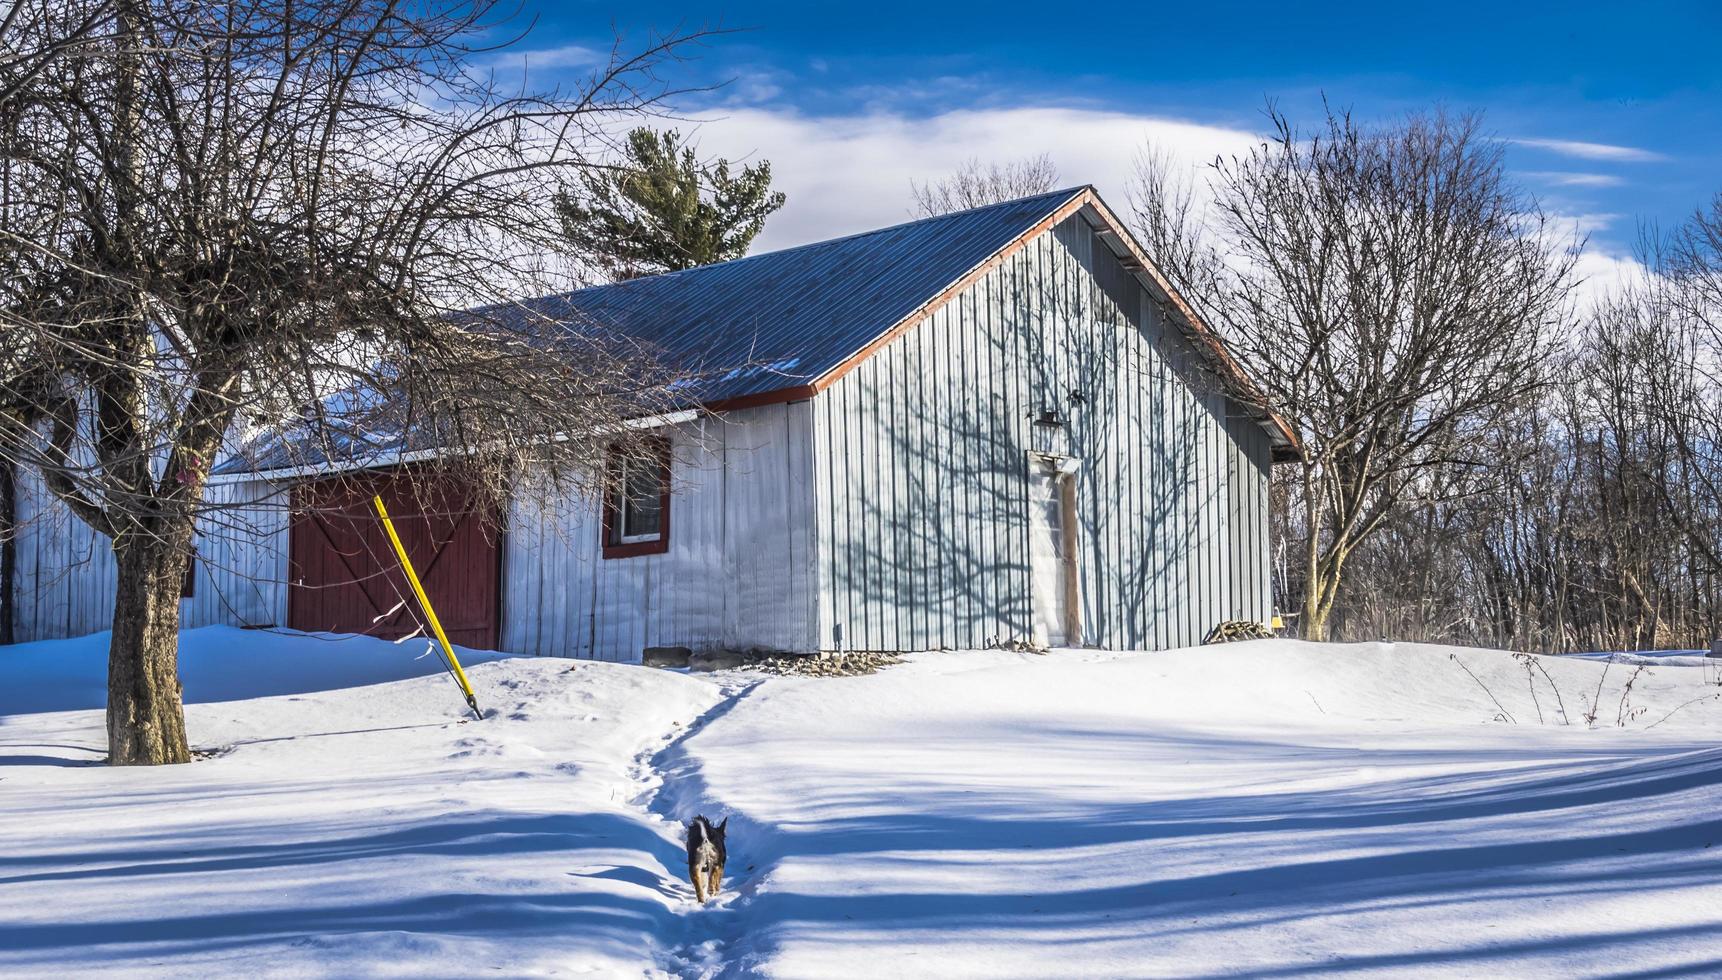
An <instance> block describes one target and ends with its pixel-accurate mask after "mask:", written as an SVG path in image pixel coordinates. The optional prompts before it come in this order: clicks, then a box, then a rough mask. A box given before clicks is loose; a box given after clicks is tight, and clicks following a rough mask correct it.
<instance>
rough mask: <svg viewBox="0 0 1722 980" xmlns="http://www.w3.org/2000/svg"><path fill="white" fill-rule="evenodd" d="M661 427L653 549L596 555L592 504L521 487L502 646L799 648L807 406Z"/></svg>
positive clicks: (809, 524) (806, 644) (580, 652)
mask: <svg viewBox="0 0 1722 980" xmlns="http://www.w3.org/2000/svg"><path fill="white" fill-rule="evenodd" d="M669 435H670V443H671V454H672V464H671V480H672V484H673V487H674V491H673V495H672V497H671V501H670V547H669V550H668V551H666V552H664V553H662V554H656V555H638V556H635V557H632V558H614V559H605V558H603V557H602V549H601V546H600V541H599V536H600V535H599V525H600V521H599V515H598V505H597V503H596V502H595V501H593V500H590V499H586V498H583V497H578V496H571V495H568V494H559V493H549V492H545V490H544V488H541V487H537V486H532V485H523V486H522V492H521V493H519V494H517V496H516V498H515V499H514V501H513V502H512V504H511V505H510V509H509V515H508V533H507V538H506V545H505V547H504V550H503V558H502V564H503V613H502V644H501V646H502V649H504V650H507V651H509V652H512V653H527V654H537V655H541V656H558V657H579V658H584V659H595V660H617V661H635V660H638V659H639V658H640V654H641V651H642V650H644V649H645V648H646V647H654V646H676V647H689V648H692V649H695V650H710V649H752V648H764V649H772V650H788V651H798V652H805V651H808V650H810V649H811V647H812V642H813V634H814V625H813V624H814V621H815V616H816V615H817V610H816V607H815V606H814V591H815V590H814V587H813V555H814V553H815V551H816V547H815V544H814V541H813V537H812V528H813V526H814V520H813V517H812V515H811V513H810V509H811V508H812V507H813V506H814V505H815V501H816V499H817V497H816V493H815V488H814V486H813V483H812V473H813V471H812V462H811V461H812V458H813V455H814V451H813V446H812V442H811V440H812V438H813V432H812V427H811V420H810V415H809V408H808V404H807V403H806V402H792V403H790V404H787V405H770V406H766V407H762V408H756V409H747V410H744V411H737V412H731V413H728V414H727V415H724V416H722V417H719V418H705V419H701V420H699V421H697V422H694V423H690V424H688V425H685V426H679V427H677V428H676V429H674V430H672V431H671V432H670V433H669Z"/></svg>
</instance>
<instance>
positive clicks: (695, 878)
mask: <svg viewBox="0 0 1722 980" xmlns="http://www.w3.org/2000/svg"><path fill="white" fill-rule="evenodd" d="M728 828H729V818H728V817H725V818H723V823H720V824H713V823H712V822H711V821H710V820H707V819H706V818H705V817H695V818H694V819H693V821H692V822H690V823H689V824H688V878H689V880H691V881H692V882H693V883H694V897H695V898H698V899H699V901H700V904H701V905H704V904H705V903H706V901H707V900H708V899H712V898H716V897H717V893H718V889H719V888H720V887H722V885H723V862H724V858H725V857H727V856H728V855H727V853H726V852H725V851H724V846H723V835H724V831H725V830H727V829H728Z"/></svg>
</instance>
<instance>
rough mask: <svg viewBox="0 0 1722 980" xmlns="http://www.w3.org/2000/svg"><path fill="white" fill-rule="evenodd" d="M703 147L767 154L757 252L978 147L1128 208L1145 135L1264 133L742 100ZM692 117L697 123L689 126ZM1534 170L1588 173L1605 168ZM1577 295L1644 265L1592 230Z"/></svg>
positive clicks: (1119, 116)
mask: <svg viewBox="0 0 1722 980" xmlns="http://www.w3.org/2000/svg"><path fill="white" fill-rule="evenodd" d="M696 122H697V128H695V129H694V132H695V135H696V136H697V138H698V140H699V145H700V150H701V153H702V155H706V156H722V157H727V158H729V159H730V160H732V161H743V160H758V159H766V160H770V161H771V164H772V183H773V185H774V186H775V187H777V188H778V189H779V190H782V191H784V192H785V193H787V194H788V195H789V203H788V204H787V205H785V206H784V209H783V210H782V211H780V212H778V213H777V214H776V215H774V216H773V217H772V218H771V220H769V221H767V222H766V226H765V231H764V233H763V234H761V235H760V237H759V240H758V241H757V242H755V246H754V250H755V251H770V250H772V249H778V248H786V247H789V246H792V245H800V244H804V243H806V242H814V241H821V240H823V239H827V238H834V237H837V236H839V235H847V234H853V233H855V232H860V231H869V230H871V229H874V228H880V227H884V226H886V225H891V224H897V223H899V222H902V221H908V220H910V219H911V218H912V217H913V215H912V214H911V213H910V205H911V199H910V181H911V180H917V181H926V180H931V179H937V178H939V177H943V176H945V175H947V174H949V173H951V172H953V171H954V170H956V168H957V167H958V166H959V165H960V164H961V163H962V162H963V161H964V160H967V159H969V158H971V157H975V158H979V159H980V160H981V161H983V162H989V161H1007V160H1017V159H1022V158H1024V157H1030V156H1034V155H1037V154H1040V153H1042V152H1044V153H1047V154H1048V155H1050V156H1051V157H1052V160H1053V162H1054V163H1055V164H1056V165H1057V166H1058V170H1059V175H1060V178H1061V179H1060V181H1059V183H1060V184H1061V185H1063V186H1067V187H1068V186H1076V185H1079V184H1093V185H1095V186H1096V187H1097V188H1099V190H1100V193H1101V196H1102V197H1104V198H1105V199H1106V200H1107V201H1108V203H1110V204H1111V205H1112V206H1113V208H1114V209H1117V210H1122V209H1123V208H1124V207H1125V204H1126V201H1125V187H1126V185H1127V183H1128V181H1129V177H1130V171H1131V168H1132V166H1133V165H1134V161H1135V159H1136V156H1137V154H1138V152H1139V151H1140V150H1141V148H1142V145H1143V142H1144V141H1145V140H1152V141H1153V143H1154V144H1155V146H1156V147H1158V148H1160V149H1161V150H1162V151H1163V152H1166V153H1168V154H1170V155H1171V157H1172V159H1173V161H1174V163H1175V164H1183V165H1187V166H1189V167H1191V168H1198V167H1201V166H1202V165H1203V164H1205V163H1207V162H1210V161H1212V160H1213V159H1214V158H1215V157H1219V156H1232V155H1236V154H1242V153H1246V152H1248V151H1249V150H1250V149H1251V148H1252V147H1254V146H1256V145H1259V143H1260V142H1261V137H1260V136H1259V135H1257V134H1254V133H1250V132H1247V131H1245V130H1241V129H1232V128H1227V127H1222V126H1208V125H1201V124H1197V123H1191V122H1185V121H1182V120H1177V119H1169V118H1164V117H1157V116H1147V115H1133V114H1129V113H1121V112H1108V111H1102V110H1095V109H1080V108H1000V109H963V110H954V111H950V112H945V113H941V114H939V115H935V116H930V117H926V118H910V117H907V116H903V115H899V114H895V113H888V112H875V113H866V114H856V115H839V116H809V115H802V114H799V113H795V112H774V111H769V110H765V109H759V108H738V109H734V110H731V111H728V112H725V113H724V114H722V115H709V116H705V117H702V118H700V119H698V120H697V121H696ZM685 128H692V127H685ZM1529 176H1545V177H1550V178H1558V177H1572V178H1580V179H1579V180H1576V181H1572V183H1574V184H1577V185H1579V186H1586V185H1588V186H1601V185H1599V184H1596V183H1595V182H1591V181H1587V180H1585V179H1584V178H1591V177H1605V176H1606V175H1600V174H1561V173H1545V174H1540V175H1538V174H1532V175H1529ZM1549 217H1550V227H1549V232H1550V234H1552V235H1554V236H1556V240H1560V241H1571V240H1574V239H1575V238H1583V237H1585V236H1596V235H1598V234H1599V233H1601V232H1602V231H1603V230H1605V229H1607V228H1608V227H1609V226H1610V225H1611V224H1613V223H1615V222H1617V221H1618V220H1619V218H1620V216H1619V215H1615V214H1607V213H1584V214H1565V213H1556V214H1551V215H1550V216H1549ZM1575 274H1576V275H1577V276H1578V277H1579V278H1580V279H1581V280H1582V284H1581V285H1580V287H1579V295H1578V297H1577V299H1578V303H1579V305H1580V308H1581V309H1582V308H1588V307H1589V306H1590V305H1591V304H1593V303H1594V302H1596V300H1598V299H1600V298H1601V297H1602V296H1604V295H1605V294H1607V293H1608V292H1610V291H1613V290H1617V289H1619V288H1620V287H1621V286H1624V285H1626V284H1627V283H1629V282H1632V281H1635V280H1637V279H1639V278H1641V277H1642V276H1643V275H1644V274H1645V270H1644V266H1643V265H1642V264H1641V263H1639V262H1638V260H1637V259H1635V258H1633V257H1632V256H1631V255H1630V254H1626V253H1623V252H1618V251H1613V250H1610V249H1608V248H1606V247H1604V246H1601V245H1599V244H1598V243H1597V240H1596V239H1595V238H1594V237H1593V238H1592V240H1591V241H1590V243H1589V244H1588V245H1587V246H1586V248H1585V250H1584V253H1583V255H1582V256H1581V257H1580V259H1579V261H1578V266H1577V268H1576V269H1575Z"/></svg>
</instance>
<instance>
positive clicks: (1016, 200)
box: [525, 184, 1093, 302]
mask: <svg viewBox="0 0 1722 980" xmlns="http://www.w3.org/2000/svg"><path fill="white" fill-rule="evenodd" d="M1092 188H1093V185H1092V184H1077V185H1075V186H1072V187H1065V188H1060V189H1059V190H1053V191H1045V192H1043V193H1040V194H1029V195H1026V196H1024V197H1013V198H1011V199H1010V200H1008V201H995V202H993V203H992V204H983V205H981V206H979V207H973V208H965V209H963V210H961V211H947V212H945V213H944V214H934V215H928V216H927V217H924V218H911V219H910V220H908V221H900V222H898V223H896V224H894V225H886V226H884V227H883V228H869V229H867V230H866V231H857V232H851V233H850V234H847V235H838V236H837V237H836V238H821V239H820V240H819V241H816V242H803V243H802V244H800V245H789V246H785V247H784V248H774V249H772V250H771V251H769V252H756V253H754V254H752V255H743V256H741V257H740V258H735V259H725V260H724V261H722V262H708V263H706V264H705V265H696V266H690V267H689V268H686V269H676V270H674V271H672V272H658V273H653V274H652V275H649V276H639V277H637V278H634V279H623V280H621V281H620V282H605V283H596V284H594V285H591V286H582V287H580V288H579V289H571V290H569V291H567V292H565V293H553V294H551V295H549V296H542V297H538V299H556V298H559V297H562V296H572V295H574V294H576V293H584V292H588V291H591V290H597V289H608V288H610V287H612V286H626V285H630V284H632V283H637V282H647V281H651V280H659V281H661V280H664V279H669V278H671V277H673V276H683V275H687V274H688V273H690V272H700V271H703V270H705V269H717V268H721V267H723V266H733V265H736V264H738V263H742V262H751V261H753V260H754V259H763V258H768V257H770V256H774V255H787V254H789V253H791V252H799V251H801V250H803V249H809V248H819V247H821V246H825V245H835V244H837V243H838V242H847V241H853V240H855V239H857V238H867V237H869V236H871V235H883V234H885V233H886V232H892V231H897V230H898V229H901V228H909V227H913V226H914V225H922V224H929V223H931V222H935V221H948V220H952V219H955V218H958V217H962V216H965V215H973V214H977V213H979V212H982V211H990V210H993V209H995V208H1004V207H1010V206H1011V205H1019V204H1022V203H1024V202H1027V201H1036V200H1040V199H1043V198H1044V199H1046V200H1047V201H1048V202H1049V204H1050V207H1049V208H1048V209H1047V210H1048V213H1049V214H1050V213H1051V212H1053V211H1056V210H1058V208H1059V207H1060V206H1062V205H1063V204H1064V203H1065V202H1067V201H1069V200H1070V199H1071V198H1073V197H1075V196H1076V195H1078V194H1081V193H1082V192H1083V191H1087V190H1091V189H1092ZM525 302H532V300H526V301H525Z"/></svg>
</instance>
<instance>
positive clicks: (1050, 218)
mask: <svg viewBox="0 0 1722 980" xmlns="http://www.w3.org/2000/svg"><path fill="white" fill-rule="evenodd" d="M1093 196H1094V189H1093V188H1092V187H1084V188H1083V189H1082V190H1080V191H1077V192H1076V193H1075V194H1072V195H1071V196H1070V199H1069V200H1067V201H1065V202H1064V203H1063V204H1060V205H1059V206H1058V207H1057V208H1056V209H1055V210H1054V211H1053V212H1052V213H1051V214H1049V215H1047V216H1046V217H1044V218H1042V219H1040V220H1039V221H1037V222H1035V223H1034V224H1033V225H1032V226H1030V227H1029V229H1028V230H1027V231H1024V232H1023V233H1022V234H1020V235H1018V236H1016V237H1015V238H1013V239H1011V240H1010V242H1009V243H1008V244H1006V245H1005V246H1004V247H1003V248H1001V249H999V250H998V251H996V252H994V253H993V254H992V255H991V256H989V257H988V258H987V259H986V260H985V261H984V262H981V263H980V264H979V265H977V266H975V267H974V268H973V269H970V270H969V271H968V272H966V273H964V274H963V277H962V278H960V279H958V280H957V281H956V282H953V283H951V284H950V285H949V286H946V287H945V288H944V289H942V290H940V291H939V293H938V294H937V295H935V296H934V297H933V298H932V299H930V300H928V301H926V302H925V303H922V304H921V305H920V306H917V307H916V308H915V309H914V310H912V311H910V313H909V315H908V316H905V317H904V318H903V319H901V320H898V321H897V323H896V325H895V326H893V327H892V328H891V329H889V330H887V331H885V332H884V333H882V334H880V335H879V336H878V337H875V338H874V339H873V341H872V342H871V343H869V344H868V345H867V346H865V347H863V348H861V349H860V350H858V351H856V352H855V353H853V354H851V355H849V356H848V357H846V358H844V359H843V360H842V361H841V362H839V363H838V364H837V366H836V367H833V368H832V369H831V370H829V371H826V372H825V373H824V374H822V375H820V376H819V377H817V378H815V379H813V390H814V392H816V393H817V392H821V391H824V390H825V389H827V388H829V387H831V386H832V385H834V384H836V383H837V382H838V380H840V379H841V378H842V377H843V376H844V375H845V374H848V373H849V372H850V371H853V370H855V368H856V367H857V366H858V365H860V363H861V362H862V361H865V360H866V359H867V358H869V357H871V356H873V354H874V352H876V351H878V350H879V349H880V348H882V347H884V346H885V345H886V344H889V343H890V342H891V341H893V340H896V339H897V338H898V337H901V336H902V335H903V334H905V333H907V332H908V331H909V328H911V327H913V326H914V325H915V324H917V323H920V322H921V321H922V320H925V319H926V318H927V317H929V316H932V315H933V314H934V313H935V312H937V311H938V310H939V309H940V308H941V307H943V306H944V305H945V304H946V303H949V302H950V301H951V300H953V299H956V298H957V296H958V295H960V294H961V293H962V292H963V291H964V290H966V289H968V288H969V287H970V286H973V285H974V284H975V283H976V282H979V281H980V278H981V277H982V276H984V275H986V274H987V273H988V272H991V271H992V270H994V269H996V268H998V267H999V266H1000V265H1003V264H1004V263H1005V261H1006V260H1008V259H1009V258H1010V257H1011V256H1013V255H1015V254H1016V253H1018V252H1020V251H1022V250H1023V248H1024V247H1025V246H1027V245H1028V243H1029V242H1030V241H1032V240H1033V239H1035V238H1036V237H1038V236H1039V235H1040V233H1041V232H1044V231H1048V230H1050V229H1052V228H1053V227H1055V226H1057V224H1058V223H1059V222H1061V221H1063V220H1064V219H1066V218H1068V217H1070V216H1071V215H1073V214H1075V213H1076V212H1078V211H1080V210H1082V206H1083V205H1084V204H1086V203H1087V202H1088V200H1089V199H1090V198H1092V197H1093Z"/></svg>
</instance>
